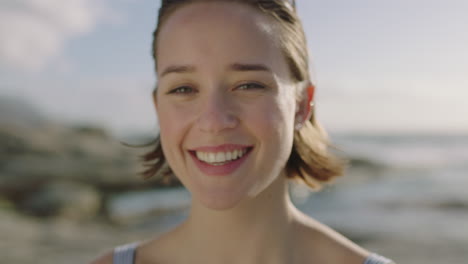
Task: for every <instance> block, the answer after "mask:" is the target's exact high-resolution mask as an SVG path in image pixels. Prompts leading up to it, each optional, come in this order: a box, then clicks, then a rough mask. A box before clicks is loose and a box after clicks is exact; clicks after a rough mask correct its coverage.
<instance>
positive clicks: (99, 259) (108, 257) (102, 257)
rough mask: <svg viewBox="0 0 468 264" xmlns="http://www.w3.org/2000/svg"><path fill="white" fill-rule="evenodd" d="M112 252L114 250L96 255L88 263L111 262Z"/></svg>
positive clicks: (105, 263) (109, 263) (100, 263)
mask: <svg viewBox="0 0 468 264" xmlns="http://www.w3.org/2000/svg"><path fill="white" fill-rule="evenodd" d="M113 254H114V251H113V250H111V251H107V252H105V253H104V254H102V255H100V256H98V257H97V258H95V259H94V260H93V261H91V262H90V263H89V264H113V263H112V261H113Z"/></svg>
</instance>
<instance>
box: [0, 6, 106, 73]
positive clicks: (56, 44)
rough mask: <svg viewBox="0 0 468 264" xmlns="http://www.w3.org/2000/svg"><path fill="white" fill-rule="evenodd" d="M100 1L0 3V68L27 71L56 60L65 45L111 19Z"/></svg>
mask: <svg viewBox="0 0 468 264" xmlns="http://www.w3.org/2000/svg"><path fill="white" fill-rule="evenodd" d="M113 15H114V14H112V11H111V10H110V9H109V8H108V7H107V6H106V5H105V2H104V0H66V1H63V0H16V1H1V2H0V66H3V67H6V68H13V69H19V70H27V71H38V70H41V69H43V68H44V67H45V66H46V65H47V64H48V63H50V62H51V61H53V60H54V59H59V58H60V56H61V54H62V50H63V47H64V44H65V42H66V41H67V40H68V39H70V38H72V37H76V36H79V35H82V34H86V33H88V32H90V31H92V30H93V29H94V28H95V26H96V25H97V24H98V23H99V22H101V21H106V20H109V19H111V18H112V17H113Z"/></svg>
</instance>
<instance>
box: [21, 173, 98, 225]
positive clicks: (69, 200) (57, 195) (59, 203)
mask: <svg viewBox="0 0 468 264" xmlns="http://www.w3.org/2000/svg"><path fill="white" fill-rule="evenodd" d="M19 206H20V210H21V211H23V212H26V213H27V214H31V215H34V216H40V217H52V216H53V217H63V218H68V219H73V220H87V219H90V218H92V217H94V216H96V215H97V214H98V212H99V209H100V207H101V197H100V195H99V193H98V191H97V190H96V189H95V188H93V187H92V186H90V185H86V184H79V183H74V182H54V183H50V184H47V185H45V186H43V187H42V188H40V189H39V190H37V191H36V192H34V193H31V194H29V195H28V198H26V199H24V200H23V201H22V202H21V204H20V205H19Z"/></svg>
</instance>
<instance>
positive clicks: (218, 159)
mask: <svg viewBox="0 0 468 264" xmlns="http://www.w3.org/2000/svg"><path fill="white" fill-rule="evenodd" d="M224 161H226V155H224V153H223V152H218V153H216V162H224Z"/></svg>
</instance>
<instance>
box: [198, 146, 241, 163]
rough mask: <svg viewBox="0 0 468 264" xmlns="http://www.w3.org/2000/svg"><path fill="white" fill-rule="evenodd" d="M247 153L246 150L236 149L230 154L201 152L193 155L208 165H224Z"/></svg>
mask: <svg viewBox="0 0 468 264" xmlns="http://www.w3.org/2000/svg"><path fill="white" fill-rule="evenodd" d="M245 153H247V149H236V150H234V151H230V152H216V153H214V152H202V151H196V152H195V155H196V156H197V158H198V159H199V160H201V161H204V162H206V163H210V164H213V165H222V164H220V163H225V162H228V161H232V160H236V159H239V158H241V157H242V156H244V154H245Z"/></svg>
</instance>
